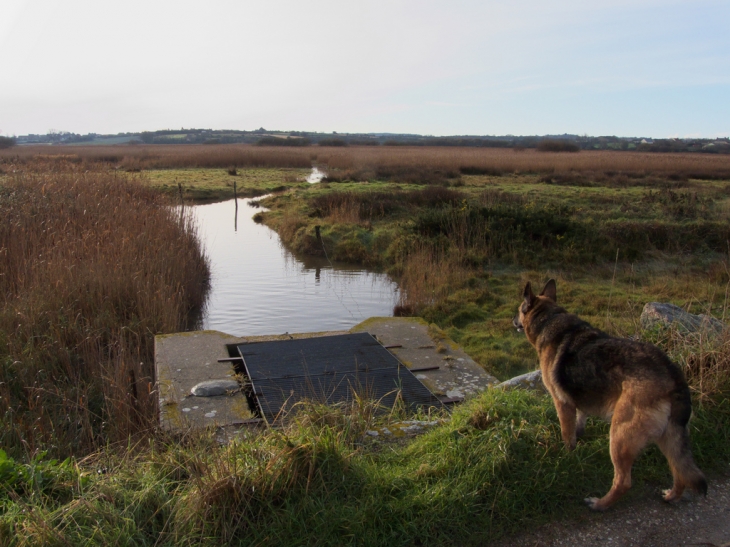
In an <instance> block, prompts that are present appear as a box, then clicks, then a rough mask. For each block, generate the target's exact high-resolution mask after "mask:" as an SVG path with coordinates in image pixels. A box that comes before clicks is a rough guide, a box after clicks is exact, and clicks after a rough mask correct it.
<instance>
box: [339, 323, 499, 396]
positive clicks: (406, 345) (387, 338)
mask: <svg viewBox="0 0 730 547" xmlns="http://www.w3.org/2000/svg"><path fill="white" fill-rule="evenodd" d="M352 331H353V332H361V331H366V332H369V333H370V334H374V335H375V336H376V337H377V338H378V340H379V341H380V342H381V343H382V344H383V345H384V346H386V347H387V346H394V345H395V346H400V347H395V348H389V349H390V351H391V352H392V353H393V354H394V355H395V356H396V357H397V358H398V359H399V360H400V362H401V363H403V364H404V365H406V366H407V367H408V368H409V369H413V370H414V374H415V375H416V378H418V379H419V380H421V382H422V383H423V384H424V385H425V386H426V387H427V388H428V389H430V390H431V393H433V394H434V395H436V396H437V397H439V398H440V399H442V400H446V401H451V402H456V401H458V400H463V399H464V398H466V397H468V396H469V395H474V394H476V393H478V392H480V391H484V390H485V389H486V388H487V387H489V386H490V385H495V384H498V383H499V380H497V378H495V377H494V376H492V375H491V374H489V373H487V371H485V370H484V369H483V368H482V367H481V366H480V365H479V364H477V363H476V362H475V361H474V360H473V359H472V358H471V357H469V356H468V355H467V354H466V353H465V352H464V350H462V349H461V348H460V347H459V346H458V345H457V344H456V343H455V342H454V341H453V340H451V339H450V338H448V337H447V336H446V334H445V333H444V332H443V331H441V330H440V329H439V328H438V327H436V326H435V325H433V326H429V325H428V323H426V322H425V321H424V320H423V319H421V318H418V317H371V318H370V319H367V320H365V321H363V322H362V323H360V324H359V325H357V326H355V327H353V329H352ZM430 367H438V368H435V369H432V370H422V371H419V370H418V369H421V368H430Z"/></svg>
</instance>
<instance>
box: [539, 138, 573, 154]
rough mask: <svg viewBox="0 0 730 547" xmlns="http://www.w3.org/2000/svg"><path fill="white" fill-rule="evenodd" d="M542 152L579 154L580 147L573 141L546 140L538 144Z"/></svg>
mask: <svg viewBox="0 0 730 547" xmlns="http://www.w3.org/2000/svg"><path fill="white" fill-rule="evenodd" d="M537 149H538V150H539V151H540V152H579V151H580V146H578V145H577V144H575V143H574V142H571V141H565V140H560V139H545V140H542V141H540V142H539V143H538V144H537Z"/></svg>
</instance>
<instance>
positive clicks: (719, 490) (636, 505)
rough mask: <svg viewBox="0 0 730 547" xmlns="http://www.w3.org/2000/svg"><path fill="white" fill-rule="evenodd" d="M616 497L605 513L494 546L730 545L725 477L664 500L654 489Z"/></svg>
mask: <svg viewBox="0 0 730 547" xmlns="http://www.w3.org/2000/svg"><path fill="white" fill-rule="evenodd" d="M645 491H646V495H645V496H644V495H642V496H641V497H640V498H638V499H637V498H634V499H633V500H631V501H627V502H623V503H622V502H619V503H618V504H617V505H616V506H615V507H614V508H612V509H611V510H609V511H608V512H606V513H593V512H590V511H588V509H586V514H585V515H584V516H582V517H580V518H579V519H578V520H573V521H569V522H561V523H555V524H548V525H545V526H542V527H540V528H538V529H537V530H535V531H533V532H530V533H528V534H523V535H518V536H513V537H511V538H506V539H504V540H502V541H500V542H499V543H497V544H496V545H497V546H498V547H507V546H510V547H511V546H518V547H519V546H521V547H528V546H529V547H548V546H555V545H569V546H577V547H580V546H586V547H587V546H591V547H595V546H597V545H610V546H612V547H629V546H635V547H638V546H642V547H675V546H685V545H715V546H718V547H720V546H723V547H730V477H725V478H719V479H718V478H715V479H714V480H712V479H711V480H710V481H709V491H708V493H707V498H696V499H693V500H689V501H685V500H682V501H681V502H679V503H676V504H668V503H665V502H663V501H662V500H661V498H660V496H659V493H658V492H652V491H651V490H649V489H645Z"/></svg>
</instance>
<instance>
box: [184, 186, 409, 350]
mask: <svg viewBox="0 0 730 547" xmlns="http://www.w3.org/2000/svg"><path fill="white" fill-rule="evenodd" d="M259 199H260V198H259ZM250 201H251V200H249V199H239V200H238V205H237V206H236V201H235V200H228V201H223V202H218V203H210V204H205V205H194V206H192V207H191V209H192V211H193V215H194V217H195V219H196V222H197V225H198V233H199V236H200V238H201V240H202V242H203V246H204V249H205V252H206V254H207V255H208V258H209V259H210V263H211V277H212V279H211V289H210V292H209V295H208V300H207V304H206V310H205V314H204V317H203V321H202V328H203V329H211V330H218V331H222V332H225V333H228V334H232V335H236V336H252V335H261V334H283V333H285V332H290V333H293V332H315V331H327V330H345V329H349V328H350V327H352V326H354V325H356V324H358V323H360V322H361V321H363V320H365V319H367V318H368V317H373V316H391V315H392V314H393V306H394V305H395V303H396V301H397V299H398V286H397V284H396V283H395V282H394V281H393V280H391V279H390V278H389V277H388V276H387V275H386V274H382V273H375V272H371V271H368V270H366V269H364V268H363V267H360V266H355V265H352V264H345V263H338V262H334V263H330V262H329V261H328V260H327V259H326V258H324V257H314V256H295V255H294V254H292V253H291V252H289V251H288V250H287V249H285V248H284V246H283V245H282V243H281V240H280V239H279V236H278V235H277V234H276V232H274V231H273V230H271V229H270V228H268V227H266V226H264V225H263V224H256V223H255V222H254V221H253V220H252V216H253V215H254V214H255V213H256V212H257V211H258V210H260V209H254V208H252V207H250V206H249V205H248V203H249V202H250Z"/></svg>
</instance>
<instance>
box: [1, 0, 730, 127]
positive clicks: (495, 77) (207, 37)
mask: <svg viewBox="0 0 730 547" xmlns="http://www.w3.org/2000/svg"><path fill="white" fill-rule="evenodd" d="M0 47H2V48H3V51H5V52H8V53H9V54H7V55H6V66H5V78H4V82H3V85H2V86H0V135H5V136H10V135H29V134H40V135H43V134H47V133H48V132H49V131H51V130H55V131H59V132H70V133H76V134H88V133H97V134H105V135H110V134H117V133H130V132H132V133H137V132H142V131H145V129H140V128H143V127H146V128H153V127H158V128H163V127H188V128H194V127H201V128H208V129H211V130H226V129H230V128H231V127H250V128H259V127H307V128H311V129H308V130H307V131H311V132H318V133H332V132H338V133H352V134H373V133H391V134H400V135H402V134H414V135H431V136H436V137H440V136H508V135H513V136H515V137H525V136H540V135H562V134H571V135H578V136H581V135H591V136H617V137H620V138H641V137H643V138H652V139H662V138H706V139H712V138H718V137H727V136H729V135H730V105H728V101H727V97H728V96H730V5H728V4H727V3H726V2H722V1H720V0H698V1H696V2H693V3H687V2H685V1H682V0H671V1H659V0H635V1H633V2H629V1H628V0H618V1H615V2H612V3H611V5H593V4H585V3H581V2H579V1H577V0H561V1H558V2H554V3H551V4H549V5H545V4H544V3H541V2H537V1H536V0H525V1H523V2H520V3H513V4H510V5H507V6H505V5H502V4H501V3H498V2H486V3H485V2H476V1H464V2H460V3H457V4H450V5H448V6H446V5H442V4H440V3H438V2H433V1H429V2H414V1H400V2H384V1H374V2H369V3H367V4H364V5H359V4H341V3H338V2H334V1H317V2H313V3H307V4H306V5H305V4H302V3H298V2H293V1H291V0H279V1H273V2H262V1H258V0H257V1H250V2H246V3H236V2H226V1H219V2H212V3H205V4H203V3H201V2H195V1H187V2H177V3H175V4H172V3H166V2H160V3H155V4H152V5H150V4H148V3H142V2H140V1H138V0H133V1H130V2H127V3H124V4H121V3H117V2H113V3H105V4H103V5H99V4H98V3H95V2H92V1H91V0H71V1H69V2H66V3H64V4H57V3H54V2H51V1H50V0H6V1H5V2H4V3H3V5H2V6H1V7H0ZM146 130H147V131H155V129H146ZM157 130H160V129H157ZM252 130H253V129H247V130H246V131H252ZM238 131H243V130H238ZM271 131H275V130H271ZM276 131H289V130H276ZM299 131H302V130H299Z"/></svg>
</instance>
